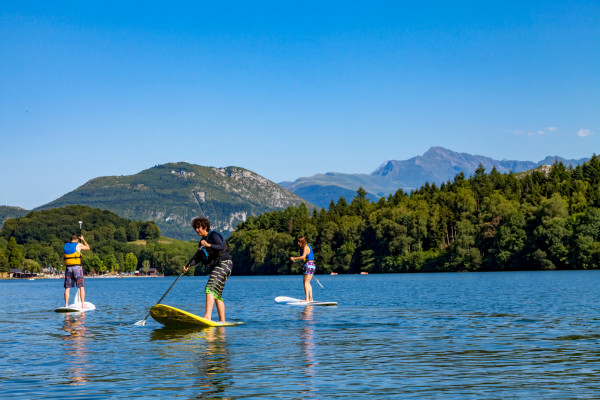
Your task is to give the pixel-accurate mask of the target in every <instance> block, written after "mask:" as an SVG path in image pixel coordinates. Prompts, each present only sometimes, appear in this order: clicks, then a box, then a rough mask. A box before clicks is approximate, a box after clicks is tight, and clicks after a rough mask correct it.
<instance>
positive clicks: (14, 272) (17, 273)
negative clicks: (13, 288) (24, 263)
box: [9, 268, 37, 278]
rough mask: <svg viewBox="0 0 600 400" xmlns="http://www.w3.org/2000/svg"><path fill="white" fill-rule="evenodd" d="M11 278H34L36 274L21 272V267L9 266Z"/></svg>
mask: <svg viewBox="0 0 600 400" xmlns="http://www.w3.org/2000/svg"><path fill="white" fill-rule="evenodd" d="M9 276H10V277H11V278H35V277H36V276H37V274H33V273H31V272H23V270H22V269H21V268H11V269H10V272H9Z"/></svg>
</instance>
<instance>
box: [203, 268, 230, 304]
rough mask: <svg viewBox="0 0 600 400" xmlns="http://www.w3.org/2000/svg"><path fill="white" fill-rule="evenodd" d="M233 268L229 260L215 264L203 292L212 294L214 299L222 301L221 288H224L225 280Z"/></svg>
mask: <svg viewBox="0 0 600 400" xmlns="http://www.w3.org/2000/svg"><path fill="white" fill-rule="evenodd" d="M232 270H233V263H232V262H231V260H223V261H221V262H220V263H219V265H217V266H216V267H215V268H214V269H213V270H212V271H211V272H210V277H209V278H208V282H207V283H206V287H205V288H204V293H206V294H212V295H213V296H215V299H217V300H221V301H223V297H222V296H223V288H225V282H226V281H227V278H229V275H231V271H232Z"/></svg>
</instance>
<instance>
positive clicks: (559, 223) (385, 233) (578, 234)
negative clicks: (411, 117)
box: [228, 155, 600, 274]
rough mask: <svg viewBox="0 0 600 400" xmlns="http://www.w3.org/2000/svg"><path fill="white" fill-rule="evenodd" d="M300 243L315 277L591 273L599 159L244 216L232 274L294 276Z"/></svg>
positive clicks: (598, 231)
mask: <svg viewBox="0 0 600 400" xmlns="http://www.w3.org/2000/svg"><path fill="white" fill-rule="evenodd" d="M298 235H304V236H306V238H307V240H308V242H309V243H310V244H311V245H312V246H313V249H314V251H315V254H316V264H317V272H318V273H329V272H339V273H342V272H343V273H358V272H361V271H366V272H418V271H432V272H433V271H501V270H517V269H528V270H553V269H591V268H599V267H600V159H599V157H597V156H596V155H594V156H593V157H592V158H591V159H590V161H588V162H587V163H584V164H582V165H579V166H577V167H575V168H572V167H568V168H567V167H565V165H563V164H562V163H555V164H554V165H553V166H551V167H549V168H546V169H544V168H542V167H540V168H538V169H536V170H533V171H529V172H526V173H520V174H513V173H510V174H500V173H499V172H498V171H496V170H495V169H492V170H491V171H490V172H489V173H487V172H486V171H485V169H484V168H483V167H482V166H481V165H480V167H479V168H478V169H477V170H476V172H475V173H474V174H473V175H472V176H471V177H469V178H466V177H465V176H464V174H462V173H461V174H458V175H456V176H455V178H454V180H453V181H448V182H447V183H443V184H441V185H440V186H439V187H438V186H437V185H431V184H425V185H424V186H422V187H421V188H420V189H418V190H416V191H414V192H411V193H405V192H403V191H402V190H399V191H397V192H396V193H395V194H394V195H390V196H389V197H387V198H381V199H380V200H379V201H378V202H372V201H370V200H368V199H367V197H366V192H365V191H364V190H362V189H359V190H358V192H357V194H356V196H355V197H354V198H353V199H352V200H351V202H350V203H348V202H347V201H346V200H345V199H344V198H341V199H340V200H339V201H338V202H337V203H334V202H332V203H331V204H330V206H329V209H322V210H321V211H313V212H310V211H309V210H308V209H307V208H306V207H305V206H303V205H300V206H297V207H289V208H287V209H286V210H282V211H275V212H268V213H265V214H262V215H260V216H258V217H250V218H249V219H248V220H247V221H246V222H244V223H243V224H241V225H240V226H239V227H238V229H237V230H236V231H235V232H234V233H233V234H232V235H231V237H230V238H229V240H228V243H229V248H230V253H231V254H232V257H233V260H234V265H235V272H236V274H289V273H298V272H300V270H301V266H300V264H299V263H298V264H292V263H291V262H290V261H289V256H290V255H297V254H298V252H299V249H298V248H297V247H296V245H295V242H296V240H295V237H297V236H298Z"/></svg>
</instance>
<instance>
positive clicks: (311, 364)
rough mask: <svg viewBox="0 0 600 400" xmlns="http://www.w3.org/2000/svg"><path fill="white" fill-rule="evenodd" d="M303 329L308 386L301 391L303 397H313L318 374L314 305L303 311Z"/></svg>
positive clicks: (302, 336)
mask: <svg viewBox="0 0 600 400" xmlns="http://www.w3.org/2000/svg"><path fill="white" fill-rule="evenodd" d="M302 321H303V322H304V323H303V325H302V331H301V334H300V337H301V338H302V356H303V361H304V362H303V364H304V370H303V373H304V377H305V378H306V382H307V386H306V388H305V389H304V390H302V391H300V394H301V395H302V397H303V398H311V396H314V392H315V387H314V378H315V375H316V371H315V369H316V366H317V362H316V360H315V340H314V339H315V338H314V329H313V325H314V324H315V320H314V315H313V307H310V306H309V307H304V310H303V311H302Z"/></svg>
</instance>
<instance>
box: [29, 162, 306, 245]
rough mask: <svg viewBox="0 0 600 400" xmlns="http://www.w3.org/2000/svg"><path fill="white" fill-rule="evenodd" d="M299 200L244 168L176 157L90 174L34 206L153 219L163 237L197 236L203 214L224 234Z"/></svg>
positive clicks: (292, 204) (297, 202)
mask: <svg viewBox="0 0 600 400" xmlns="http://www.w3.org/2000/svg"><path fill="white" fill-rule="evenodd" d="M301 203H305V201H304V200H303V199H302V198H300V197H298V196H297V195H295V194H293V193H291V192H290V191H288V190H286V189H283V188H281V187H280V186H279V185H277V184H275V183H273V182H271V181H269V180H267V179H265V178H263V177H261V176H259V175H257V174H255V173H253V172H251V171H248V170H246V169H243V168H238V167H227V168H213V167H203V166H199V165H194V164H189V163H183V162H181V163H169V164H164V165H157V166H155V167H153V168H149V169H146V170H144V171H142V172H140V173H138V174H135V175H129V176H107V177H100V178H96V179H92V180H91V181H89V182H87V183H86V184H84V185H83V186H81V187H79V188H77V189H76V190H74V191H72V192H70V193H67V194H65V195H64V196H62V197H60V198H59V199H57V200H55V201H52V202H50V203H48V204H45V205H43V206H41V207H39V208H37V210H44V209H49V208H55V207H64V206H67V205H72V204H81V205H86V206H90V207H94V208H99V209H103V210H110V211H112V212H114V213H116V214H117V215H119V216H121V217H123V218H129V219H134V220H144V221H154V222H156V224H157V225H158V226H159V227H160V229H161V231H162V234H163V236H167V237H172V238H176V239H197V235H196V234H195V233H194V231H193V230H192V229H191V227H190V222H191V220H192V219H193V218H194V217H196V216H206V217H207V218H209V219H210V221H211V227H212V228H214V229H216V230H218V231H220V232H222V233H223V234H224V235H225V236H229V234H230V233H231V232H232V231H233V230H234V229H235V227H236V226H237V225H238V223H240V222H243V221H245V220H246V219H247V218H248V217H249V216H252V215H260V214H262V213H263V212H266V211H273V210H277V209H284V208H286V207H289V206H295V205H299V204H301ZM309 206H311V205H310V204H309Z"/></svg>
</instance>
